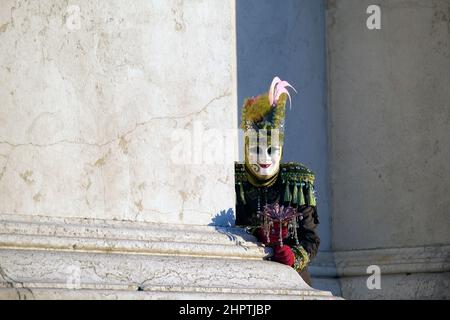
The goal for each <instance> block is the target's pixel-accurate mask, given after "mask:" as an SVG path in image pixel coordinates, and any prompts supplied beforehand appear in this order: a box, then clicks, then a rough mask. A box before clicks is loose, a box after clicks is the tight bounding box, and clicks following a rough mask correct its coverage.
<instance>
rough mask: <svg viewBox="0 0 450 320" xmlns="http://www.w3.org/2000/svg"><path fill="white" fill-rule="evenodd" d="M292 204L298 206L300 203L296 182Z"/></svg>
mask: <svg viewBox="0 0 450 320" xmlns="http://www.w3.org/2000/svg"><path fill="white" fill-rule="evenodd" d="M292 203H293V204H297V203H298V187H297V183H295V182H294V191H293V192H292Z"/></svg>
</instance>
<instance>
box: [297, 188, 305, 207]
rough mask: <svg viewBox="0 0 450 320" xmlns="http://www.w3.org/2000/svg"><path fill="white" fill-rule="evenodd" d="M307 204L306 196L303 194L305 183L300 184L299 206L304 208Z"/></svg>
mask: <svg viewBox="0 0 450 320" xmlns="http://www.w3.org/2000/svg"><path fill="white" fill-rule="evenodd" d="M305 204H306V201H305V194H304V193H303V182H302V183H301V184H300V190H299V192H298V205H299V206H303V205H305Z"/></svg>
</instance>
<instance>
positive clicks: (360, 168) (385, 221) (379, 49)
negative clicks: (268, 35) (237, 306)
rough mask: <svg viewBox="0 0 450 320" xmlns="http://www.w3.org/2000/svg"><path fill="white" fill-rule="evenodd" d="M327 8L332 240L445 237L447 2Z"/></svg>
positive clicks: (432, 240)
mask: <svg viewBox="0 0 450 320" xmlns="http://www.w3.org/2000/svg"><path fill="white" fill-rule="evenodd" d="M372 2H373V1H360V0H337V1H336V0H330V1H328V8H327V24H328V25H327V37H328V39H327V44H328V66H329V138H330V145H331V147H330V166H331V168H330V172H331V184H332V186H331V189H332V208H333V213H332V246H333V248H334V249H336V250H352V249H366V248H383V247H408V246H411V247H413V246H425V245H441V244H449V243H450V233H449V230H450V212H449V207H450V196H449V190H450V165H449V158H450V2H449V1H446V0H433V1H419V0H417V1H415V0H399V1H387V0H381V1H377V4H378V5H379V6H380V8H381V30H369V29H368V28H367V27H366V19H367V18H368V17H369V15H368V14H367V13H366V9H367V7H368V6H369V5H370V4H373V3H372Z"/></svg>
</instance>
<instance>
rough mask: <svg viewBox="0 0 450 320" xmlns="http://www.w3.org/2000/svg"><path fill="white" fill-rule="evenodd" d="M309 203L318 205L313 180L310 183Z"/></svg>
mask: <svg viewBox="0 0 450 320" xmlns="http://www.w3.org/2000/svg"><path fill="white" fill-rule="evenodd" d="M308 204H309V205H310V206H316V197H315V196H314V187H313V185H312V183H311V182H309V183H308Z"/></svg>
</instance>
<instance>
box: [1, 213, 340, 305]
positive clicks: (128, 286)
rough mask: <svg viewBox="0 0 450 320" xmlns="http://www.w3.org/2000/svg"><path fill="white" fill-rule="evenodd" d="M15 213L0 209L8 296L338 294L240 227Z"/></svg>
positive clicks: (303, 296)
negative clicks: (310, 280)
mask: <svg viewBox="0 0 450 320" xmlns="http://www.w3.org/2000/svg"><path fill="white" fill-rule="evenodd" d="M10 217H11V216H7V215H2V216H0V222H1V224H0V298H3V299H8V298H9V297H14V298H27V299H29V298H35V299H65V298H67V299H72V298H74V299H75V298H76V299H78V298H80V299H91V298H92V299H106V298H119V299H121V298H123V299H126V298H130V299H165V298H167V299H189V298H199V299H202V298H205V299H206V298H207V299H237V298H239V299H336V297H333V296H332V295H331V293H330V292H328V291H320V290H316V289H313V288H311V287H309V286H308V285H306V283H305V282H304V281H303V280H302V279H301V277H300V276H299V275H298V274H297V273H296V272H295V271H294V270H293V269H292V268H290V267H287V266H285V265H282V264H279V263H275V262H270V261H265V260H263V258H264V257H265V256H267V255H268V254H270V252H268V251H267V250H268V248H264V247H261V246H258V245H257V244H256V243H255V242H254V240H255V238H254V237H252V236H249V235H248V234H246V233H245V231H244V230H242V229H240V228H215V227H206V226H195V227H192V226H172V225H154V224H142V223H137V224H134V223H130V222H118V221H114V222H110V221H100V220H89V219H81V220H77V219H53V218H43V219H39V221H35V220H34V219H33V218H30V217H14V219H9V218H10ZM172 227H173V228H172ZM174 234H176V235H177V239H178V241H169V240H173V239H170V237H169V235H174ZM147 236H148V237H149V239H150V240H147V239H146V237H147ZM74 279H76V281H75V286H74V285H73V282H74V281H73V280H74Z"/></svg>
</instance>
